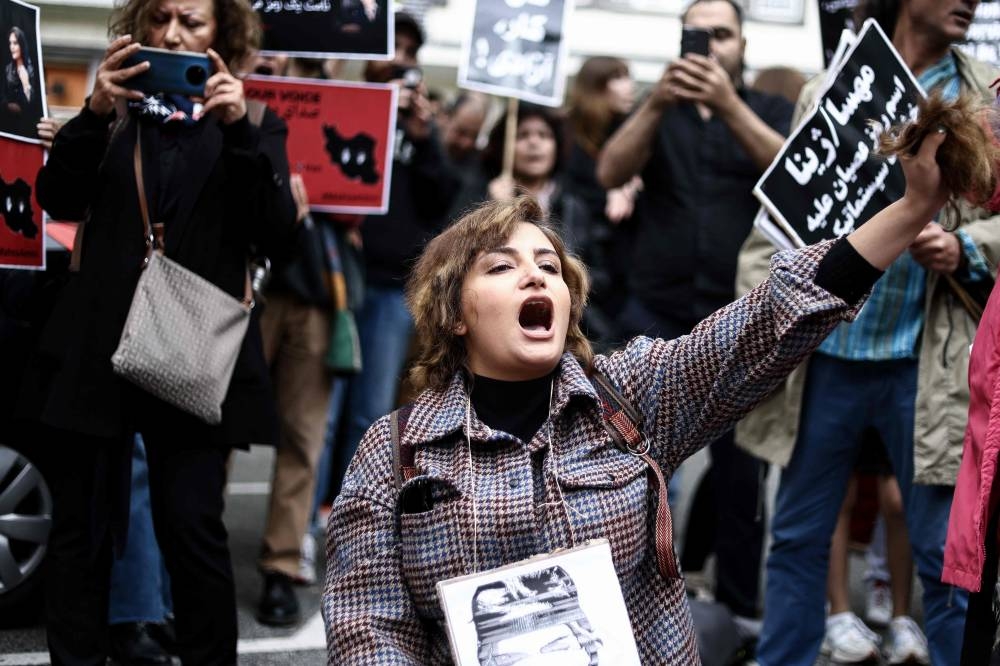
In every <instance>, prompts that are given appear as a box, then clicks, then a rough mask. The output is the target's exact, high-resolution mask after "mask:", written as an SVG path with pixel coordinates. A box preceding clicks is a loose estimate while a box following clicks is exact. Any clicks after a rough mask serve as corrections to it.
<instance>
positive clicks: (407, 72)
mask: <svg viewBox="0 0 1000 666" xmlns="http://www.w3.org/2000/svg"><path fill="white" fill-rule="evenodd" d="M390 78H391V79H393V80H395V79H400V80H402V82H403V85H404V86H406V87H407V88H416V87H417V86H419V85H420V82H421V81H423V80H424V73H423V72H422V71H421V70H420V68H419V67H404V66H402V65H393V67H392V75H391V77H390Z"/></svg>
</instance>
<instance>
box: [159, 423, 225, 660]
mask: <svg viewBox="0 0 1000 666" xmlns="http://www.w3.org/2000/svg"><path fill="white" fill-rule="evenodd" d="M143 439H144V441H145V443H146V454H147V457H148V460H149V481H150V495H151V498H152V507H153V525H154V527H155V528H156V534H157V540H158V541H159V543H160V546H161V549H162V551H163V557H164V559H165V560H166V563H167V570H168V571H169V572H170V586H171V592H172V594H173V599H174V614H175V616H176V630H177V652H178V654H179V656H180V658H181V661H182V662H183V663H185V664H199V665H201V664H206V665H207V664H226V665H229V664H235V663H236V636H237V628H236V590H235V587H234V583H233V570H232V564H231V562H230V559H229V546H228V543H227V533H226V526H225V525H224V524H223V522H222V510H223V505H224V499H223V492H224V489H225V485H226V460H227V458H228V456H229V449H227V448H223V447H215V446H212V445H210V444H208V443H207V439H208V438H207V437H206V436H205V431H204V430H203V429H197V430H196V431H195V432H188V433H183V432H178V431H177V430H172V431H169V432H168V431H161V430H155V429H153V428H147V429H146V430H145V432H143Z"/></svg>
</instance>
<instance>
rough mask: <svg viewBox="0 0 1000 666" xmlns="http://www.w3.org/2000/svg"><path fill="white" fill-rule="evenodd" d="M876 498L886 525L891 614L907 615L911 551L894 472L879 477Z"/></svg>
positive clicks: (908, 610)
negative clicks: (891, 474)
mask: <svg viewBox="0 0 1000 666" xmlns="http://www.w3.org/2000/svg"><path fill="white" fill-rule="evenodd" d="M878 502H879V509H880V511H881V514H882V515H881V517H882V521H883V523H884V525H885V550H886V564H887V566H888V569H889V580H890V584H891V586H892V587H891V589H892V616H893V617H899V616H901V615H909V614H910V593H911V590H912V588H913V553H912V551H911V550H910V535H909V532H908V531H907V529H906V512H905V511H904V510H903V496H902V494H901V493H900V491H899V483H897V482H896V477H895V476H882V477H879V480H878ZM873 541H874V539H873Z"/></svg>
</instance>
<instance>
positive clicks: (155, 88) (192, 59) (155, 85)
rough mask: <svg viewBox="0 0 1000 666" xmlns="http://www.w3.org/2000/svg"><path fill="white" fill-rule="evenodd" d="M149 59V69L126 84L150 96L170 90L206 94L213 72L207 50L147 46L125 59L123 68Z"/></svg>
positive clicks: (196, 95) (191, 94)
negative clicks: (171, 49)
mask: <svg viewBox="0 0 1000 666" xmlns="http://www.w3.org/2000/svg"><path fill="white" fill-rule="evenodd" d="M147 61H148V62H149V69H147V70H146V71H145V72H142V73H140V74H137V75H135V76H133V77H132V78H130V79H127V80H126V81H125V82H124V85H125V87H127V88H131V89H132V90H141V91H142V92H144V93H146V94H147V95H156V94H158V93H168V94H177V95H186V96H188V97H204V96H205V82H206V81H208V77H209V76H211V73H212V63H211V61H210V60H209V59H208V56H207V55H205V54H204V53H191V52H188V51H168V50H167V49H156V48H153V47H150V46H143V47H142V48H140V49H139V50H138V51H137V52H136V53H135V54H133V55H131V56H129V57H128V58H126V59H125V62H124V63H123V64H122V68H123V69H124V68H126V67H131V66H132V65H138V64H139V63H140V62H147Z"/></svg>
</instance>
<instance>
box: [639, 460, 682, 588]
mask: <svg viewBox="0 0 1000 666" xmlns="http://www.w3.org/2000/svg"><path fill="white" fill-rule="evenodd" d="M638 457H639V458H640V459H642V460H643V461H644V462H645V463H646V465H648V466H649V475H650V476H651V477H653V479H652V480H655V482H656V567H657V568H658V569H659V570H660V574H661V575H662V576H663V577H664V578H680V572H679V571H677V557H676V555H675V554H674V521H673V518H672V517H671V516H670V504H669V503H668V502H667V499H668V493H667V489H668V486H667V481H666V479H664V478H663V471H662V470H661V469H660V466H659V465H658V464H657V463H656V461H655V460H653V459H652V458H650V457H649V454H648V453H644V454H642V455H640V456H638Z"/></svg>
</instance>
